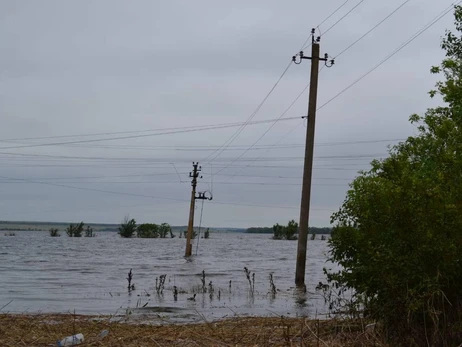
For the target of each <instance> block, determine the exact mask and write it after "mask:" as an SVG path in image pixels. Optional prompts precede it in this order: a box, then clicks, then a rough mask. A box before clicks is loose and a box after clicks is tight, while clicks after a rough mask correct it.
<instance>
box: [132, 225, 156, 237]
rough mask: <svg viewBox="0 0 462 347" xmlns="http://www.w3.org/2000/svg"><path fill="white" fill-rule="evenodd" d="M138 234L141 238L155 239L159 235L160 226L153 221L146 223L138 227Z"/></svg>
mask: <svg viewBox="0 0 462 347" xmlns="http://www.w3.org/2000/svg"><path fill="white" fill-rule="evenodd" d="M136 235H137V236H138V237H141V238H146V239H153V238H157V237H159V226H158V225H157V224H153V223H144V224H140V225H138V227H137V228H136Z"/></svg>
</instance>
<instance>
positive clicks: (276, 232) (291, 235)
mask: <svg viewBox="0 0 462 347" xmlns="http://www.w3.org/2000/svg"><path fill="white" fill-rule="evenodd" d="M297 234H298V223H297V222H295V221H294V220H291V221H289V223H288V224H287V225H285V226H284V225H279V224H275V225H273V239H274V240H296V239H297Z"/></svg>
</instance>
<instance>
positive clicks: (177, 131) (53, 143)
mask: <svg viewBox="0 0 462 347" xmlns="http://www.w3.org/2000/svg"><path fill="white" fill-rule="evenodd" d="M294 119H299V117H291V118H284V119H283V120H284V121H288V120H294ZM273 121H274V119H271V120H264V121H263V120H262V121H256V122H248V123H246V126H247V125H250V124H264V123H271V122H273ZM281 121H282V119H281ZM241 124H242V123H231V124H220V125H211V126H204V127H201V128H194V129H184V130H175V131H167V132H160V133H154V134H145V135H131V136H121V137H110V138H102V139H90V140H76V141H67V142H52V143H38V144H28V145H17V146H8V147H0V149H16V148H30V147H46V146H58V145H68V144H77V143H89V142H102V141H109V140H124V139H134V138H142V137H152V136H162V135H171V134H180V133H189V132H196V131H205V130H216V129H225V128H231V127H236V126H240V125H241Z"/></svg>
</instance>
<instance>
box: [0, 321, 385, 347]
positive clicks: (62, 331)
mask: <svg viewBox="0 0 462 347" xmlns="http://www.w3.org/2000/svg"><path fill="white" fill-rule="evenodd" d="M103 330H109V334H108V335H107V336H105V337H103V338H99V337H98V334H100V333H101V331H103ZM75 333H82V334H83V335H84V336H85V342H84V343H83V344H81V345H79V346H100V347H106V346H107V347H108V346H111V347H112V346H124V347H132V346H137V347H139V346H346V347H348V346H386V345H385V344H383V343H382V342H381V339H380V337H379V335H377V334H375V333H374V332H372V331H371V332H366V329H365V323H364V322H363V321H361V320H309V319H304V318H284V317H278V318H277V317H275V318H262V317H256V318H244V317H237V318H230V319H226V320H222V321H218V322H206V321H205V320H204V321H203V322H202V323H195V324H170V323H168V322H166V321H159V320H156V321H153V322H152V323H148V322H144V323H143V324H139V323H138V324H136V323H127V322H114V321H113V320H111V317H108V316H79V315H74V314H59V315H43V314H39V315H10V314H2V315H0V346H28V347H32V346H52V345H56V341H57V340H58V339H62V338H63V337H65V336H69V335H73V334H75Z"/></svg>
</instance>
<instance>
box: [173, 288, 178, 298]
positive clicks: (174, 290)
mask: <svg viewBox="0 0 462 347" xmlns="http://www.w3.org/2000/svg"><path fill="white" fill-rule="evenodd" d="M173 300H174V301H177V300H178V288H177V287H176V286H173Z"/></svg>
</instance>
